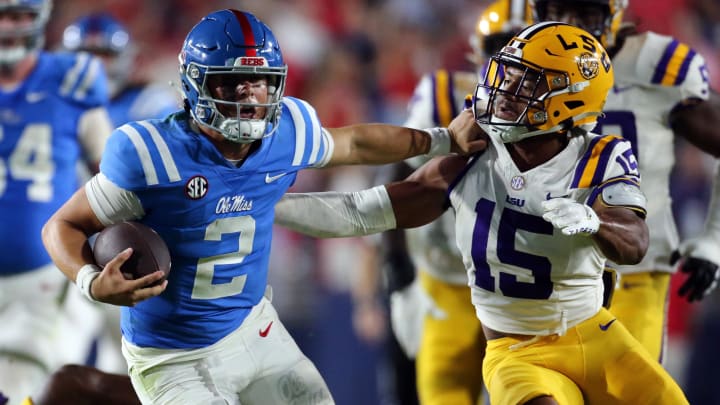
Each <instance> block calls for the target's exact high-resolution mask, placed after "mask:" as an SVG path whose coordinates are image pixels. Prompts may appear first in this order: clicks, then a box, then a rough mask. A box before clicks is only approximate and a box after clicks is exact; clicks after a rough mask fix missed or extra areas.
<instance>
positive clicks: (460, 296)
mask: <svg viewBox="0 0 720 405" xmlns="http://www.w3.org/2000/svg"><path fill="white" fill-rule="evenodd" d="M528 21H529V10H528V8H527V3H526V1H525V0H498V1H496V2H494V3H492V4H490V5H489V6H488V7H487V8H486V9H485V10H484V11H483V12H482V13H481V15H480V16H479V18H478V20H477V24H476V26H475V31H474V33H473V34H472V35H471V36H470V44H471V47H472V50H473V53H472V54H470V55H469V57H468V58H469V59H470V61H471V62H472V63H473V64H474V65H475V66H476V68H477V71H476V72H465V71H450V70H445V69H440V70H437V71H435V72H433V73H431V74H427V75H425V76H424V77H422V79H421V80H420V82H419V83H418V84H417V86H416V88H415V91H414V95H413V97H412V99H411V101H410V104H409V107H408V110H409V111H408V117H407V119H406V121H405V122H404V124H403V125H404V126H408V127H412V128H427V127H435V126H447V125H448V124H449V123H450V121H451V120H452V119H453V118H454V117H455V116H457V115H458V113H459V112H460V111H462V110H463V109H464V108H465V99H466V97H467V96H468V95H470V94H472V93H474V92H475V89H476V87H477V83H478V80H479V79H481V78H482V77H484V75H485V69H486V62H487V61H488V59H489V56H491V55H492V54H494V53H495V52H497V51H499V50H500V48H501V47H502V46H504V45H506V44H507V43H508V41H509V40H510V39H511V38H512V37H513V35H514V34H515V33H516V32H518V31H520V30H521V29H522V28H524V27H525V26H526V25H527V23H528ZM427 160H428V158H427V157H426V156H420V157H415V158H412V159H409V160H407V161H405V162H402V163H398V164H394V165H392V166H389V167H387V168H384V170H382V171H381V172H380V173H379V175H378V179H377V180H376V183H377V184H384V183H389V182H391V181H396V180H402V179H404V178H406V177H407V176H408V175H409V174H410V173H411V172H412V171H413V169H416V168H418V167H419V166H421V165H422V164H423V163H425V162H426V161H427ZM454 222H455V218H454V215H453V213H452V212H451V211H448V212H446V213H445V214H443V216H442V217H440V218H439V219H438V220H436V221H434V222H432V223H430V224H428V225H425V226H422V227H419V228H414V229H408V230H402V229H401V230H392V231H388V232H385V233H383V234H382V237H381V238H379V239H380V240H379V239H378V238H375V239H372V238H370V239H369V240H370V241H377V242H376V243H375V245H376V246H373V247H371V249H374V250H375V251H377V252H380V254H381V255H382V262H383V263H382V265H381V267H382V268H384V269H386V271H385V272H384V276H385V278H386V280H387V289H388V291H389V292H390V312H391V324H392V329H393V332H394V335H395V337H396V339H397V341H398V343H399V344H400V346H401V347H402V349H403V352H404V355H403V353H399V352H397V351H394V350H393V348H394V346H393V344H392V343H391V347H390V355H391V356H393V358H394V360H395V367H396V368H397V369H399V370H401V369H403V368H405V367H407V366H406V365H405V363H406V362H407V361H408V360H407V359H405V358H404V357H405V356H407V357H408V358H410V359H413V358H414V359H415V374H416V379H417V381H416V387H417V393H418V398H419V401H420V403H421V404H468V405H470V404H475V403H478V402H479V401H481V397H482V387H483V384H482V360H483V356H484V354H485V338H484V336H483V333H482V329H481V325H480V321H479V320H478V319H477V316H476V315H475V308H474V307H473V305H472V303H471V302H470V289H469V287H468V285H467V284H468V282H467V272H466V270H465V266H464V265H463V262H462V257H461V255H460V252H459V251H458V249H457V245H456V243H455V232H454V229H453V228H454ZM378 242H381V243H378ZM370 254H372V252H371V253H370ZM371 263H373V264H371V265H377V264H376V263H374V262H371ZM416 273H417V277H416ZM396 378H397V379H398V383H399V384H400V383H402V382H406V381H407V379H405V378H403V377H402V376H398V377H396ZM398 390H399V392H402V391H405V390H404V389H403V387H402V386H399V387H398Z"/></svg>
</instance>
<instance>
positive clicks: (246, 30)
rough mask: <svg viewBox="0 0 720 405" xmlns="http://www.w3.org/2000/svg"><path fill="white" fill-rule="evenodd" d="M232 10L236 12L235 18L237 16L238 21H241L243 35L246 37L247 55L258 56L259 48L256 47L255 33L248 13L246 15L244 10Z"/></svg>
mask: <svg viewBox="0 0 720 405" xmlns="http://www.w3.org/2000/svg"><path fill="white" fill-rule="evenodd" d="M230 11H232V13H233V14H235V18H237V20H238V22H239V23H240V28H241V29H242V33H243V37H245V46H247V48H246V49H245V56H257V49H255V47H256V42H255V35H254V34H253V31H252V26H251V25H250V21H249V20H248V17H247V15H245V13H243V12H242V11H238V10H230Z"/></svg>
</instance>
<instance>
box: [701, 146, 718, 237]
mask: <svg viewBox="0 0 720 405" xmlns="http://www.w3.org/2000/svg"><path fill="white" fill-rule="evenodd" d="M707 215H708V216H707V219H706V221H705V232H704V233H705V235H707V236H709V237H711V238H712V239H714V240H716V241H720V160H719V161H716V162H715V176H714V177H713V191H712V195H711V197H710V205H709V206H708V214H707Z"/></svg>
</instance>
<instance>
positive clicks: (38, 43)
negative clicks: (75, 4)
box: [0, 0, 52, 66]
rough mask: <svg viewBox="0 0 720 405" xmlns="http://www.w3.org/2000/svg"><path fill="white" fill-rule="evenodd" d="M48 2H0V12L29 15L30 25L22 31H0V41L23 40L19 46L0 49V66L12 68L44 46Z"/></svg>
mask: <svg viewBox="0 0 720 405" xmlns="http://www.w3.org/2000/svg"><path fill="white" fill-rule="evenodd" d="M51 8H52V2H51V1H50V0H6V1H1V2H0V12H2V13H17V14H18V15H24V14H30V15H31V16H32V23H30V24H28V25H27V26H26V27H23V28H22V29H17V28H13V29H4V30H0V38H2V39H23V40H24V41H23V43H22V44H19V45H11V46H3V47H0V65H3V66H14V65H15V64H16V63H18V62H20V61H21V60H23V59H24V58H25V57H26V56H27V55H29V54H30V53H32V52H36V51H39V50H40V49H42V47H43V45H44V44H45V26H46V25H47V22H48V19H49V18H50V10H51Z"/></svg>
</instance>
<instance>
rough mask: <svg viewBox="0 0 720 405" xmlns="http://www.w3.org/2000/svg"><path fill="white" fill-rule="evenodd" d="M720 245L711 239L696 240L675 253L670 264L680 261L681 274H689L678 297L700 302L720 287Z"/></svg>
mask: <svg viewBox="0 0 720 405" xmlns="http://www.w3.org/2000/svg"><path fill="white" fill-rule="evenodd" d="M719 245H720V243H718V242H717V241H715V240H714V239H711V238H702V237H701V238H696V239H691V240H688V241H685V242H683V243H682V244H681V245H680V248H679V250H676V251H674V252H673V254H672V256H671V257H670V264H672V265H674V264H675V263H677V262H678V261H679V265H678V267H679V269H680V271H681V272H683V273H686V274H688V275H689V276H688V278H687V280H685V282H684V283H683V285H681V286H680V288H679V289H678V295H680V296H681V297H685V298H686V299H687V300H688V301H689V302H693V301H699V300H701V299H703V298H704V297H705V296H706V295H708V294H710V292H711V291H712V290H714V289H715V287H717V285H718V280H719V279H720V267H718V264H717V263H718V262H720V258H718V254H717V252H718V248H719V247H720V246H719Z"/></svg>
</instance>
